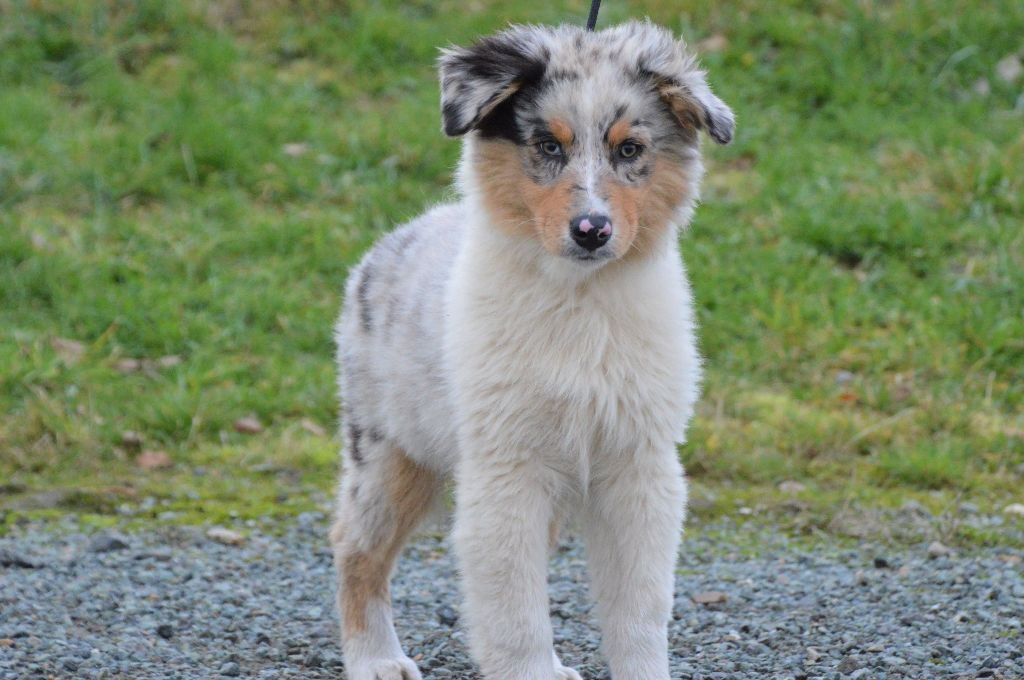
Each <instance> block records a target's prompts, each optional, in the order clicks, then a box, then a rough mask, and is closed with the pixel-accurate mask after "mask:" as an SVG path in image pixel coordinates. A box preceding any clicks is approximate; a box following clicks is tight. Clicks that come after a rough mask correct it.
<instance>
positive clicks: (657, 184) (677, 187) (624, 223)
mask: <svg viewBox="0 0 1024 680" xmlns="http://www.w3.org/2000/svg"><path fill="white" fill-rule="evenodd" d="M607 190H608V195H609V199H610V203H611V207H612V224H614V225H615V234H616V240H617V243H618V244H617V246H616V251H617V252H616V254H617V255H618V256H619V257H621V258H636V257H644V256H647V255H650V254H651V253H653V252H654V251H655V250H656V248H657V246H658V244H659V243H660V242H661V241H662V240H663V239H664V237H665V234H666V232H667V231H668V230H669V229H671V220H672V217H673V215H674V214H675V212H676V210H677V208H678V207H679V206H680V205H683V204H684V203H685V202H686V201H689V200H690V195H691V190H692V186H691V181H690V176H689V174H688V172H687V170H686V168H685V167H683V166H681V165H678V164H676V163H670V162H668V161H665V160H655V161H654V169H653V170H652V172H651V176H650V179H649V180H648V181H647V182H645V183H644V184H642V185H639V186H628V185H624V184H620V183H618V182H615V181H612V182H611V183H610V184H609V185H608V187H607Z"/></svg>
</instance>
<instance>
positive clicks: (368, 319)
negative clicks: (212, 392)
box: [356, 264, 373, 333]
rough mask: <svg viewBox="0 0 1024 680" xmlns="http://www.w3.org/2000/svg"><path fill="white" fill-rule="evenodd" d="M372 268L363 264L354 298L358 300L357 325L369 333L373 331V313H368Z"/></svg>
mask: <svg viewBox="0 0 1024 680" xmlns="http://www.w3.org/2000/svg"><path fill="white" fill-rule="evenodd" d="M372 272H373V270H372V268H371V267H370V265H369V264H364V265H363V267H362V269H360V271H359V277H360V278H359V285H358V286H356V296H357V297H358V298H359V324H360V325H361V326H362V328H363V330H364V331H366V332H367V333H369V332H370V331H371V330H373V313H372V312H371V311H370V279H371V278H372Z"/></svg>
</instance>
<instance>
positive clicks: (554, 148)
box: [539, 140, 562, 156]
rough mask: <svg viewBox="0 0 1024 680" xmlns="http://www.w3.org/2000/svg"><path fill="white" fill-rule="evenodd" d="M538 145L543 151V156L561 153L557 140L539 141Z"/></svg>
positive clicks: (560, 146) (559, 154)
mask: <svg viewBox="0 0 1024 680" xmlns="http://www.w3.org/2000/svg"><path fill="white" fill-rule="evenodd" d="M539 146H540V150H541V151H542V152H543V153H544V155H545V156H561V155H562V145H561V144H559V143H558V142H552V141H550V140H549V141H547V142H541V143H540V144H539Z"/></svg>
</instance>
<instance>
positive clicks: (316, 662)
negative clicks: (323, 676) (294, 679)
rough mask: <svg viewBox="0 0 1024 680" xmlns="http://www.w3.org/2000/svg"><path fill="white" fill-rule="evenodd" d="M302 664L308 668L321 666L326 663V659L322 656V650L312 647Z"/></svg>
mask: <svg viewBox="0 0 1024 680" xmlns="http://www.w3.org/2000/svg"><path fill="white" fill-rule="evenodd" d="M302 665H303V666H305V667H306V668H320V667H321V666H323V665H324V659H323V657H322V656H320V652H318V651H316V650H315V649H311V650H309V651H308V652H306V656H304V657H303V658H302Z"/></svg>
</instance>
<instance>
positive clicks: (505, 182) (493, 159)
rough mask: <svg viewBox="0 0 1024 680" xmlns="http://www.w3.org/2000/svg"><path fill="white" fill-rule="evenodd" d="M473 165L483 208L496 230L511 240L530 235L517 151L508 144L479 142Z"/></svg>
mask: <svg viewBox="0 0 1024 680" xmlns="http://www.w3.org/2000/svg"><path fill="white" fill-rule="evenodd" d="M475 152H476V153H475V155H474V157H473V160H472V163H473V168H474V170H475V174H476V176H477V179H478V181H479V182H480V190H481V192H482V193H483V196H482V198H483V201H484V206H485V207H486V208H487V210H488V212H489V213H490V214H491V217H493V218H494V219H495V220H496V226H498V227H499V228H500V229H502V230H503V231H505V232H506V233H508V234H510V235H513V236H527V235H529V234H531V233H532V229H531V227H530V218H531V215H530V210H529V208H528V207H527V205H526V203H525V201H524V199H523V196H522V195H521V194H520V185H521V184H522V182H523V180H524V179H527V178H524V177H523V168H522V162H521V160H520V158H519V149H518V148H517V147H516V146H515V144H512V143H510V142H501V141H493V142H491V141H483V140H481V141H479V142H478V143H477V145H476V147H475Z"/></svg>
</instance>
